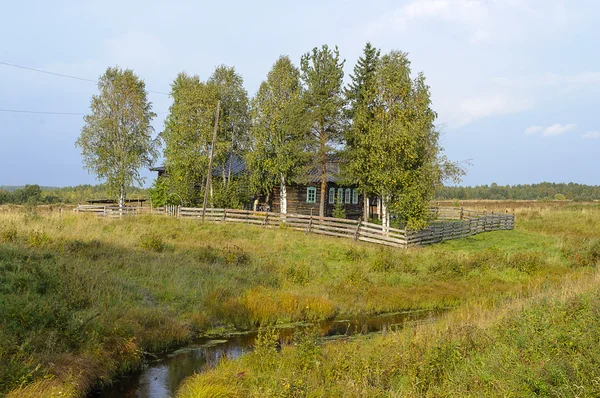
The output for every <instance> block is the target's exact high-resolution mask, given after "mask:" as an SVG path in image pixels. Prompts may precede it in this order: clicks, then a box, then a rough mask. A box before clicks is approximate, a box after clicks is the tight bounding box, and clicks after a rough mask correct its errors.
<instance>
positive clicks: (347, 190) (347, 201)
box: [344, 188, 352, 204]
mask: <svg viewBox="0 0 600 398" xmlns="http://www.w3.org/2000/svg"><path fill="white" fill-rule="evenodd" d="M351 192H352V190H351V189H350V188H346V197H345V198H344V199H346V200H345V202H346V204H348V203H350V193H351Z"/></svg>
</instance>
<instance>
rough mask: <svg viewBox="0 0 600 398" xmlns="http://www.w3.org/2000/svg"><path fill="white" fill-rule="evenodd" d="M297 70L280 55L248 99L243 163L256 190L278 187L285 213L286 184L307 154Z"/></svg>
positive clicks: (305, 126)
mask: <svg viewBox="0 0 600 398" xmlns="http://www.w3.org/2000/svg"><path fill="white" fill-rule="evenodd" d="M301 97H302V85H301V82H300V72H299V70H298V68H296V67H295V66H294V65H293V63H292V61H290V59H289V57H287V56H281V57H279V59H278V60H277V62H275V64H274V65H273V67H272V69H271V71H270V72H269V73H268V75H267V80H266V81H264V82H263V83H262V84H261V85H260V88H259V90H258V93H257V94H256V97H255V98H254V99H253V101H252V111H251V115H252V121H253V125H252V129H251V130H250V131H251V139H252V147H253V150H252V151H250V152H249V153H248V156H247V163H248V166H249V168H250V170H251V184H252V186H253V188H254V190H255V192H256V193H259V194H269V193H270V192H271V191H272V189H273V187H274V186H275V185H276V184H279V187H280V190H279V192H280V198H279V199H280V207H281V213H283V214H286V213H287V190H286V185H287V184H288V183H289V182H290V181H291V180H293V179H294V178H295V177H297V176H298V174H299V173H300V172H301V170H302V168H303V165H304V164H305V163H306V161H307V159H308V156H310V155H309V154H308V153H307V152H306V146H307V144H308V142H307V139H308V127H309V125H308V123H307V118H306V113H305V112H304V108H303V103H302V98H301Z"/></svg>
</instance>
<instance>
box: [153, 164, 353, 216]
mask: <svg viewBox="0 0 600 398" xmlns="http://www.w3.org/2000/svg"><path fill="white" fill-rule="evenodd" d="M342 162H343V160H342V159H341V158H340V157H339V156H337V155H329V156H328V161H327V174H326V180H327V189H326V191H325V216H327V217H331V216H332V215H333V210H334V208H335V203H336V199H338V200H339V201H341V203H342V205H343V207H344V211H345V213H346V217H347V218H351V219H358V218H360V217H361V216H362V214H363V202H364V200H363V194H362V193H360V192H359V191H358V190H357V189H356V186H352V185H345V184H342V183H341V182H340V181H341V180H340V178H339V174H340V164H341V163H342ZM245 169H246V168H245V164H244V161H243V159H242V158H234V159H233V161H231V162H228V167H227V169H226V170H222V169H221V168H215V170H213V172H212V175H213V178H217V177H219V176H222V177H223V178H225V174H227V175H229V176H232V177H235V176H239V175H241V174H243V173H244V172H245ZM151 170H152V171H157V172H158V175H159V177H161V176H164V175H165V168H164V167H163V166H160V167H154V168H152V169H151ZM297 180H298V181H302V182H297V183H290V184H288V185H287V186H286V191H287V212H288V213H289V214H305V215H311V214H312V215H315V216H318V215H319V205H320V201H321V167H320V165H316V166H313V167H312V168H309V169H308V171H307V172H306V173H305V175H304V176H301V177H300V178H298V179H297ZM279 191H280V188H279V186H277V187H275V188H274V189H273V192H272V193H271V195H269V200H268V203H266V205H268V209H269V211H272V212H277V213H279V212H280V210H281V209H280V203H279V202H280V197H279ZM263 201H265V198H256V200H255V201H254V204H253V203H251V202H250V203H248V204H247V206H246V207H247V208H248V209H251V208H253V207H255V206H256V204H258V203H259V202H263ZM261 207H263V206H261Z"/></svg>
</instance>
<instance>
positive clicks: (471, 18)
mask: <svg viewBox="0 0 600 398" xmlns="http://www.w3.org/2000/svg"><path fill="white" fill-rule="evenodd" d="M572 19H573V16H572V13H571V12H570V10H568V9H567V8H565V6H564V4H563V2H562V1H550V2H549V1H548V0H485V1H484V0H411V1H409V2H408V3H405V4H403V5H401V6H399V7H397V8H396V9H395V10H394V11H392V12H391V13H390V12H386V13H385V14H384V15H382V16H381V17H380V18H379V19H378V20H376V21H374V22H372V23H370V24H369V25H367V27H366V29H365V33H366V34H367V36H373V35H377V34H381V33H384V32H387V33H389V32H390V31H404V30H406V29H407V28H408V27H409V26H410V27H413V26H417V24H422V23H423V22H427V21H433V22H436V23H439V22H442V23H445V24H450V25H455V26H456V27H458V28H459V29H461V30H463V31H466V32H467V35H468V38H469V42H470V43H472V44H481V43H484V42H488V41H490V40H495V39H507V38H509V39H522V38H526V37H528V36H530V35H531V33H539V32H540V31H556V30H560V29H563V28H564V27H565V26H567V25H569V23H570V22H571V21H572Z"/></svg>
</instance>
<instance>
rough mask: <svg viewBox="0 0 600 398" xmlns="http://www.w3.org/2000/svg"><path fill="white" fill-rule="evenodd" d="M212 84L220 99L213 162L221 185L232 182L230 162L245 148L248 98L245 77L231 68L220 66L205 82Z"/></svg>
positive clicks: (248, 119)
mask: <svg viewBox="0 0 600 398" xmlns="http://www.w3.org/2000/svg"><path fill="white" fill-rule="evenodd" d="M206 83H207V84H209V85H213V86H215V88H216V90H217V92H218V95H219V99H220V100H221V111H220V116H219V129H218V133H217V144H216V148H215V159H214V164H215V166H218V167H219V168H220V169H221V178H222V182H223V187H224V188H226V187H227V186H228V185H229V182H230V181H231V162H232V161H233V159H234V158H235V157H242V156H243V154H244V152H245V151H246V149H247V147H248V144H249V143H248V130H249V128H250V115H249V99H248V93H247V91H246V89H245V88H244V80H243V78H242V76H241V75H240V74H238V73H237V72H236V71H235V68H234V67H230V66H226V65H220V66H217V67H216V68H215V71H214V72H213V74H212V75H211V76H210V78H209V79H208V80H207V82H206Z"/></svg>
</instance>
